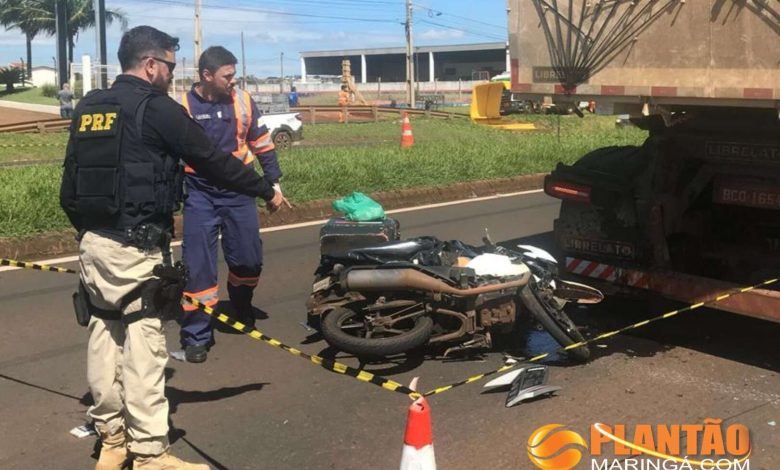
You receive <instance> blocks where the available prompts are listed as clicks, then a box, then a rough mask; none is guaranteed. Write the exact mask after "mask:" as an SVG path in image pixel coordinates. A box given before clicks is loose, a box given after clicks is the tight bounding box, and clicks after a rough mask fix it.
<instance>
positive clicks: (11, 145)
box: [0, 142, 65, 149]
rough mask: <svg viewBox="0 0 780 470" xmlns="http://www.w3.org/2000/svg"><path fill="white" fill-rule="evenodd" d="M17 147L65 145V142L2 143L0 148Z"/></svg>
mask: <svg viewBox="0 0 780 470" xmlns="http://www.w3.org/2000/svg"><path fill="white" fill-rule="evenodd" d="M17 147H65V142H60V143H48V144H0V148H3V149H7V148H17Z"/></svg>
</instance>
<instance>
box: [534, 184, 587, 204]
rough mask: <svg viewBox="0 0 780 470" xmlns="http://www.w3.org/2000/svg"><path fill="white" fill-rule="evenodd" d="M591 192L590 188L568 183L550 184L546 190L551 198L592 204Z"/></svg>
mask: <svg viewBox="0 0 780 470" xmlns="http://www.w3.org/2000/svg"><path fill="white" fill-rule="evenodd" d="M590 190H591V188H590V186H581V185H579V184H573V183H566V182H548V183H547V185H546V187H545V188H544V192H545V193H547V194H548V195H549V196H552V197H557V198H558V199H566V200H569V201H576V202H584V203H590Z"/></svg>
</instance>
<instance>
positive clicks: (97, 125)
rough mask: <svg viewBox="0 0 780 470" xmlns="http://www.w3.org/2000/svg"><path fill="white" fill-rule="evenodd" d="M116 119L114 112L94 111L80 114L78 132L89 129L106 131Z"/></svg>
mask: <svg viewBox="0 0 780 470" xmlns="http://www.w3.org/2000/svg"><path fill="white" fill-rule="evenodd" d="M115 119H116V113H95V114H84V115H82V116H81V127H79V132H86V131H87V128H89V130H90V131H108V130H111V126H112V125H113V124H114V120H115Z"/></svg>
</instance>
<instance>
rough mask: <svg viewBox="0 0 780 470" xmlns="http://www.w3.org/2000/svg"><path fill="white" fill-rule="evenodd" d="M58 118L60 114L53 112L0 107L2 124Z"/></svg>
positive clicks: (0, 124) (0, 123) (0, 122)
mask: <svg viewBox="0 0 780 470" xmlns="http://www.w3.org/2000/svg"><path fill="white" fill-rule="evenodd" d="M57 118H59V116H58V115H56V114H51V113H39V112H36V111H25V110H23V109H14V108H6V107H0V126H3V125H7V124H17V123H20V122H29V121H46V120H49V119H57Z"/></svg>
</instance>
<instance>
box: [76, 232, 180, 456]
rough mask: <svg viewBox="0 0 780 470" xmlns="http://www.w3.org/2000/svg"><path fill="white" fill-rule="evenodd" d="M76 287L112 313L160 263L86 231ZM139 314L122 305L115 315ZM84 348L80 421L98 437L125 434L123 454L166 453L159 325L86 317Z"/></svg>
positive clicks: (157, 257)
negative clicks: (86, 392)
mask: <svg viewBox="0 0 780 470" xmlns="http://www.w3.org/2000/svg"><path fill="white" fill-rule="evenodd" d="M79 254H80V256H79V264H80V268H81V281H82V282H83V283H84V286H85V287H86V289H87V291H88V292H89V298H90V301H91V302H92V305H94V306H95V307H97V308H101V309H105V310H115V311H118V310H119V309H120V305H121V303H122V299H123V297H124V296H125V295H126V294H128V293H129V292H130V291H132V290H133V289H134V288H135V287H137V286H138V285H139V284H140V283H142V282H144V281H146V280H149V279H151V278H153V277H154V276H153V275H152V269H153V268H154V266H155V265H156V264H160V263H161V262H162V254H161V252H160V250H159V249H156V250H152V251H150V252H145V251H143V250H140V249H138V248H134V247H132V246H128V245H123V244H121V243H119V242H116V241H114V240H112V239H109V238H105V237H102V236H100V235H97V234H95V233H92V232H87V233H85V234H84V237H83V238H82V239H81V244H80V245H79ZM140 309H141V300H140V299H137V300H136V301H134V302H132V303H130V304H129V305H127V306H126V307H125V309H124V310H123V311H122V314H123V315H127V314H129V313H133V312H137V311H138V310H140ZM88 329H89V343H88V346H87V381H88V383H89V389H90V392H92V398H93V400H94V402H95V404H94V405H92V406H91V407H90V408H89V410H87V415H88V416H89V417H90V418H92V419H94V420H95V424H96V426H97V427H98V429H99V430H101V431H103V432H108V433H109V434H113V433H114V432H116V431H117V430H119V429H120V428H121V427H124V428H125V429H126V430H127V447H128V450H129V451H130V452H132V453H135V454H141V455H158V454H161V453H163V452H165V451H166V450H167V449H168V400H167V399H166V398H165V374H164V372H165V364H166V362H167V361H168V352H167V349H166V346H165V336H164V334H163V323H162V321H161V320H160V319H159V318H142V319H141V320H138V321H135V322H133V323H130V324H129V325H125V324H124V323H122V322H121V321H119V320H103V319H100V318H96V317H95V316H92V318H91V319H90V321H89V326H88Z"/></svg>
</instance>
